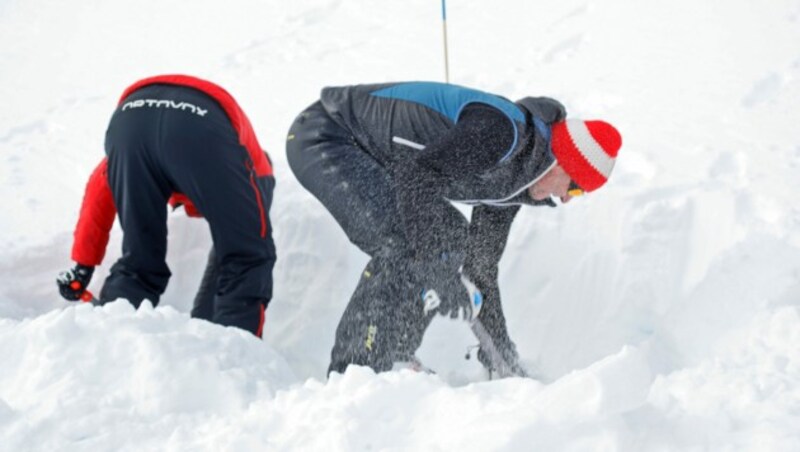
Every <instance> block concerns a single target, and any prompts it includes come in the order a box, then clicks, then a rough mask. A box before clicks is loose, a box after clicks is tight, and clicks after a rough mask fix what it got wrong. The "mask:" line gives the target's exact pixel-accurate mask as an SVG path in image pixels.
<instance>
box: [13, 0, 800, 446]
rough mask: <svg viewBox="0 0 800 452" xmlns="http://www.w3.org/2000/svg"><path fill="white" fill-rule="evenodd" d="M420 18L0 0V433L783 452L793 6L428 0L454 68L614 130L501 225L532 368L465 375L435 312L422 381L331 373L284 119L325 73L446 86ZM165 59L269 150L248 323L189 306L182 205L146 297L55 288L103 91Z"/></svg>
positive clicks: (795, 77)
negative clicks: (268, 260)
mask: <svg viewBox="0 0 800 452" xmlns="http://www.w3.org/2000/svg"><path fill="white" fill-rule="evenodd" d="M440 8H441V4H440V2H438V1H435V0H428V1H422V0H406V1H394V2H367V1H356V0H352V1H347V2H345V1H340V0H303V1H299V0H298V1H292V2H288V1H283V2H278V1H264V0H229V1H227V2H220V1H212V0H195V1H193V2H181V1H177V0H138V1H136V2H109V1H102V0H80V1H73V2H63V1H54V0H25V1H23V0H0V67H2V70H0V102H1V103H0V212H2V213H0V450H2V451H6V450H8V451H21V450H87V451H89V450H91V451H96V450H115V451H116V450H133V449H136V450H181V451H183V450H303V451H306V450H326V451H328V450H341V451H352V450H475V451H485V450H513V451H527V450H588V451H597V450H624V451H639V450H713V451H719V450H752V451H797V450H800V201H799V200H798V198H799V197H798V192H800V177H798V172H800V128H798V124H800V1H797V0H770V1H769V2H765V1H759V0H735V1H717V0H708V1H705V0H703V1H697V0H671V1H665V2H654V1H653V2H651V1H641V0H638V1H637V0H613V1H611V0H609V1H600V0H561V1H555V0H539V1H528V0H503V1H498V2H487V1H483V2H481V1H477V0H462V1H451V2H449V4H448V8H449V9H448V32H449V37H450V47H449V50H450V73H451V81H452V82H454V83H458V84H462V85H467V86H472V87H476V88H480V89H484V90H487V91H491V92H496V93H499V94H502V95H505V96H506V97H509V98H512V99H516V98H519V97H523V96H526V95H549V96H552V97H555V98H558V99H560V100H561V101H562V102H563V103H564V104H565V105H566V106H567V109H568V111H569V113H570V115H571V116H573V117H583V118H587V119H589V118H603V119H607V120H609V121H611V122H613V123H614V124H616V125H617V126H618V127H619V128H620V129H621V131H622V134H623V137H624V146H623V149H622V151H621V153H620V158H619V161H618V162H617V167H616V169H615V173H614V175H613V176H612V178H611V180H610V182H609V184H608V185H607V186H606V187H605V188H603V189H602V190H599V191H598V192H596V193H594V194H592V195H591V196H587V197H585V198H582V199H578V200H575V201H573V202H571V203H570V204H569V205H568V206H566V207H564V208H558V209H527V210H525V211H524V212H523V213H522V215H520V217H519V218H518V220H517V221H516V223H515V224H514V227H513V229H512V236H511V238H510V241H509V246H508V250H507V252H506V256H505V257H504V260H503V262H502V263H501V273H502V274H501V287H502V289H503V296H504V304H505V307H506V313H507V316H508V319H509V328H510V331H511V335H512V337H513V338H514V339H515V340H516V342H517V344H518V347H519V349H520V352H521V355H522V358H523V361H524V363H525V364H526V365H527V366H528V367H529V368H531V369H536V370H537V372H538V375H539V376H540V379H539V380H529V379H506V380H500V381H485V376H484V375H483V373H482V371H481V369H480V366H479V365H478V364H476V362H475V360H474V359H472V360H465V359H464V355H465V354H466V352H467V350H468V348H469V347H470V346H471V345H473V344H474V343H475V340H474V338H472V337H471V335H470V333H469V331H468V329H467V327H466V326H465V325H464V324H461V323H458V322H455V321H450V320H445V319H437V321H435V322H434V324H433V325H432V327H431V329H430V331H429V332H428V335H427V336H426V338H425V342H424V344H423V347H422V349H421V351H420V353H419V354H420V357H421V358H422V360H423V361H424V362H425V363H426V364H427V365H429V366H430V367H433V368H434V369H436V371H437V374H436V375H428V374H419V373H413V372H410V371H399V372H390V373H385V374H379V375H375V374H374V373H373V372H371V371H369V370H368V369H363V368H351V369H350V370H348V372H347V373H345V374H344V375H335V376H333V377H332V378H331V379H330V380H326V379H325V375H324V371H325V368H326V366H327V359H328V353H329V350H330V347H331V345H332V341H333V333H334V329H335V326H336V323H337V321H338V319H339V316H340V315H341V312H342V311H343V309H344V306H345V304H346V302H347V300H348V298H349V295H350V293H351V291H352V290H353V288H354V286H355V283H356V281H357V277H358V274H359V270H360V269H361V268H362V266H363V265H364V263H365V262H366V258H365V256H364V255H363V254H361V253H360V252H359V251H358V250H357V249H355V247H354V246H352V245H350V244H349V243H348V242H347V239H346V237H345V236H344V234H343V233H342V232H341V231H340V230H339V228H338V227H337V225H336V224H335V222H334V220H333V219H332V218H331V217H330V215H329V214H328V213H327V212H325V211H324V209H322V207H321V205H320V204H319V203H318V202H317V201H316V200H315V199H314V198H313V197H311V196H310V195H309V194H307V193H306V192H304V190H303V189H302V188H301V187H300V186H299V185H298V183H297V182H296V180H295V179H294V178H293V176H292V174H291V172H290V171H289V169H288V166H287V164H286V158H285V155H284V147H283V143H284V135H285V133H286V130H287V129H288V126H289V124H290V123H291V121H292V120H293V118H294V116H295V115H296V114H297V113H298V112H299V111H301V110H302V109H303V108H304V107H305V106H306V105H307V104H309V103H310V102H312V101H313V100H314V99H315V98H316V97H317V96H318V93H319V89H320V88H321V87H323V86H325V85H335V84H351V83H362V82H377V81H392V80H412V79H413V80H442V79H443V73H444V67H443V58H442V53H443V52H442V43H441V35H442V30H441V22H440V20H441V15H440V14H441V12H440ZM171 72H183V73H190V74H194V75H197V76H200V77H203V78H207V79H210V80H214V81H216V82H218V83H219V84H221V85H223V86H225V87H226V88H227V89H228V90H229V91H230V92H231V93H233V94H234V96H235V97H236V98H237V99H238V100H239V102H240V104H241V105H242V106H243V108H244V109H245V111H246V112H247V113H248V115H249V116H250V118H251V120H252V122H253V124H254V126H255V128H256V132H257V133H258V135H259V138H260V140H261V142H262V144H263V145H264V146H265V147H266V148H267V149H268V150H269V152H270V153H271V155H272V157H273V159H274V160H275V163H276V171H277V177H278V188H277V190H276V194H275V197H276V198H275V204H274V208H273V211H272V218H273V222H274V229H275V237H276V242H277V246H278V252H279V260H278V263H277V266H276V268H275V281H276V286H275V297H274V299H273V301H272V305H271V306H270V308H269V311H268V319H267V332H266V340H264V341H259V340H257V339H255V338H253V337H252V336H250V335H248V334H246V333H243V332H240V331H238V330H236V329H232V328H222V327H219V326H216V325H212V324H209V323H205V322H201V321H196V320H192V319H189V317H188V314H187V311H188V309H189V307H190V304H191V300H192V298H193V296H194V292H195V290H196V287H197V284H198V282H199V279H200V273H201V271H202V268H203V265H204V261H205V256H206V252H207V249H208V247H209V243H210V239H209V236H208V233H207V231H206V227H205V224H204V223H203V222H202V221H196V220H189V219H187V218H185V217H184V216H183V215H182V214H181V213H180V212H178V213H175V214H173V215H172V216H171V217H170V224H169V226H170V249H169V264H170V267H171V268H172V271H173V274H174V276H173V279H172V281H171V282H170V286H169V289H168V292H167V294H166V295H165V297H164V298H163V301H162V304H161V305H160V306H159V307H158V308H157V309H153V308H152V307H150V306H144V307H143V308H141V309H140V310H139V311H134V310H133V309H132V308H131V307H130V306H129V305H127V304H125V303H114V304H110V305H107V306H104V307H102V308H92V307H90V306H85V305H81V306H76V305H73V304H68V303H66V302H64V301H62V300H61V299H60V298H59V297H58V295H57V293H56V288H55V283H54V279H55V276H56V274H57V273H58V272H59V271H60V270H63V269H66V268H68V267H69V266H70V265H71V262H70V260H69V249H70V246H71V231H72V228H73V226H74V224H75V222H76V219H77V213H78V207H79V204H80V199H81V196H82V193H83V188H84V184H85V182H86V179H87V177H88V175H89V173H90V171H91V170H92V169H93V167H94V165H95V164H96V163H97V161H99V159H100V158H101V156H102V154H103V151H102V144H103V135H104V132H105V127H106V125H107V121H108V118H109V117H110V114H111V111H112V110H113V108H114V105H115V102H116V99H117V96H118V95H119V94H120V92H121V91H122V90H123V89H124V88H125V87H126V86H127V85H128V84H130V83H131V82H133V81H135V80H137V79H139V78H142V77H145V76H148V75H153V74H157V73H171ZM119 239H120V234H119V231H118V230H115V231H114V233H113V235H112V244H111V246H110V248H109V252H108V255H107V257H106V261H105V262H104V264H103V266H102V267H100V268H99V269H98V272H97V273H96V276H95V278H94V281H93V284H92V286H91V288H92V289H94V290H98V289H99V287H100V285H101V283H102V280H103V277H104V276H105V274H106V272H107V270H108V267H109V266H110V264H111V263H112V262H113V261H114V259H115V258H116V257H118V256H119Z"/></svg>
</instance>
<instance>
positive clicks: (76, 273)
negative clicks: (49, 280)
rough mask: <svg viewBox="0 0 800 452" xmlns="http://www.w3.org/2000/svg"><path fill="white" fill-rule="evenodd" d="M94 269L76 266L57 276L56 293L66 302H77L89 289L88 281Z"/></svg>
mask: <svg viewBox="0 0 800 452" xmlns="http://www.w3.org/2000/svg"><path fill="white" fill-rule="evenodd" d="M93 273H94V267H87V266H85V265H81V264H76V265H75V267H73V268H71V269H69V270H67V271H65V272H61V273H59V274H58V279H56V283H57V284H58V292H59V293H61V296H62V297H64V299H65V300H68V301H78V300H80V299H81V295H83V292H84V291H86V288H87V287H89V281H91V280H92V274H93Z"/></svg>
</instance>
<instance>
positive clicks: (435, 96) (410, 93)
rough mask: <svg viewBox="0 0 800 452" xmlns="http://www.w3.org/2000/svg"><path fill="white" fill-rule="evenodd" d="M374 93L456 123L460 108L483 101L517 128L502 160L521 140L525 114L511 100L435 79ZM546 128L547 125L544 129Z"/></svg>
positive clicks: (508, 155) (396, 86) (502, 159)
mask: <svg viewBox="0 0 800 452" xmlns="http://www.w3.org/2000/svg"><path fill="white" fill-rule="evenodd" d="M371 94H372V95H373V96H376V97H383V98H389V99H398V100H404V101H407V102H414V103H417V104H422V105H424V106H426V107H428V108H430V109H432V110H434V111H437V112H439V113H441V114H442V115H444V116H445V117H447V118H448V119H450V120H451V121H452V122H453V123H455V122H456V121H458V117H459V116H460V115H461V111H462V110H464V107H466V106H467V105H469V104H471V103H482V104H486V105H489V106H492V107H494V108H496V109H498V110H500V111H501V112H502V113H503V114H505V115H506V116H508V118H509V120H511V124H512V125H513V127H514V142H513V143H512V144H511V147H510V148H509V150H508V152H507V153H506V154H505V155H504V156H503V158H501V159H500V161H501V162H502V161H504V160H506V159H507V158H508V157H510V156H511V154H512V152H513V151H514V149H515V148H516V146H517V140H518V139H519V129H518V123H522V124H524V123H525V114H524V113H522V110H520V108H519V107H518V106H517V105H516V104H514V103H513V102H511V101H510V100H508V99H503V98H502V97H499V96H495V95H494V94H489V93H485V92H483V91H478V90H475V89H471V88H465V87H463V86H458V85H448V84H446V83H436V82H408V83H398V84H396V85H392V86H390V87H388V88H383V89H379V90H377V91H373V92H372V93H371ZM542 125H543V124H542ZM536 126H537V128H539V127H540V125H539V124H536ZM546 128H547V127H546V126H545V129H546ZM540 132H541V129H540Z"/></svg>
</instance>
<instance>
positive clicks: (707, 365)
mask: <svg viewBox="0 0 800 452" xmlns="http://www.w3.org/2000/svg"><path fill="white" fill-rule="evenodd" d="M729 336H730V339H731V340H730V341H728V342H727V343H726V346H724V347H722V348H721V349H720V350H718V351H717V352H716V353H715V354H714V357H713V358H709V359H707V360H704V361H703V362H701V363H699V364H698V365H696V366H693V367H690V368H686V369H682V370H679V371H676V372H674V373H671V374H668V375H663V376H658V377H656V378H655V381H653V379H654V373H653V371H652V368H651V366H650V365H649V363H648V358H652V357H653V356H654V354H653V353H652V351H650V350H647V347H644V348H634V347H624V348H623V349H622V350H620V351H619V352H618V353H615V354H613V355H610V356H608V357H606V358H604V359H602V360H600V361H598V362H596V363H594V364H592V365H591V366H589V367H587V368H585V369H581V370H576V371H574V372H571V373H570V374H568V375H566V376H564V377H562V378H560V379H559V380H558V381H556V382H554V383H552V384H549V385H543V384H542V383H540V382H538V381H536V380H530V379H507V380H502V381H493V382H484V383H473V384H469V385H466V386H459V387H452V386H450V385H448V384H447V383H446V382H445V381H443V380H442V378H441V377H439V376H436V375H428V374H423V373H415V372H411V371H399V372H390V373H384V374H379V375H375V374H374V373H373V372H372V371H370V370H369V369H365V368H358V367H352V368H350V369H349V370H348V371H347V372H346V373H345V374H344V375H334V376H332V377H331V379H330V380H329V381H328V382H327V383H323V382H320V381H318V380H315V379H310V380H307V381H306V382H305V383H299V382H297V379H296V377H295V376H294V375H293V374H292V372H291V371H290V370H289V368H288V366H287V365H286V364H285V362H284V360H283V359H282V358H281V357H280V356H279V355H277V354H276V353H275V352H274V351H273V350H272V349H271V348H270V347H269V346H268V345H266V344H265V343H264V342H262V341H258V340H256V339H254V338H253V337H251V336H249V335H248V334H245V333H242V332H240V331H237V330H236V329H232V328H221V327H218V326H215V325H210V324H208V323H206V322H200V321H195V320H189V319H187V318H186V316H185V315H182V314H179V313H177V312H176V311H175V310H174V309H172V308H169V307H166V308H159V309H156V310H153V309H152V308H151V307H149V306H147V305H145V306H144V307H143V308H142V309H140V310H139V311H138V312H135V311H134V310H133V309H132V307H131V306H130V305H128V304H127V303H125V302H118V303H113V304H110V305H107V306H105V307H102V308H92V307H90V306H78V307H75V308H69V309H66V310H63V311H60V312H51V313H49V314H46V315H43V316H40V317H38V318H36V319H34V320H24V321H20V322H16V321H8V320H6V321H4V322H3V323H0V353H2V355H3V356H4V357H5V363H6V364H7V365H6V366H4V368H3V370H2V371H0V434H2V437H3V438H4V446H5V447H6V448H8V450H24V449H36V450H50V449H57V448H61V446H63V445H65V444H70V445H72V446H73V447H74V448H75V449H76V450H123V449H132V448H134V447H136V448H140V449H142V448H143V449H145V450H163V449H167V450H189V449H190V450H254V449H264V448H266V449H268V450H386V449H392V450H529V449H530V448H532V447H535V448H537V449H538V448H542V449H545V450H556V449H558V450H584V449H591V450H620V449H622V450H685V449H695V448H699V449H716V448H717V446H718V445H721V444H724V445H727V446H728V447H733V448H734V449H737V450H739V449H740V450H796V448H797V447H798V446H800V438H798V437H797V429H796V426H797V425H798V422H800V410H798V408H799V407H800V392H799V391H800V389H799V388H800V352H798V347H797V343H798V341H800V309H798V308H797V307H783V308H780V309H775V310H773V311H772V312H771V313H770V314H763V315H759V316H757V318H755V319H753V320H752V322H750V324H749V325H747V326H746V327H744V328H742V329H740V330H737V331H734V332H731V334H730V335H729ZM76 344H77V345H76Z"/></svg>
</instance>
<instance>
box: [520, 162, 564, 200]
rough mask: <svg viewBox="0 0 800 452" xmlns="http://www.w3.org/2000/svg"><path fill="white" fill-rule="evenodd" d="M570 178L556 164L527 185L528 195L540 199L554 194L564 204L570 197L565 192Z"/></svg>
mask: <svg viewBox="0 0 800 452" xmlns="http://www.w3.org/2000/svg"><path fill="white" fill-rule="evenodd" d="M571 180H572V179H571V178H570V177H569V176H568V175H567V173H566V172H565V171H564V169H563V168H561V165H556V166H554V167H553V168H552V169H550V171H548V172H547V173H545V175H544V176H542V178H541V179H539V180H538V181H537V182H536V183H535V184H533V185H531V186H530V187H528V196H530V197H531V198H532V199H533V200H535V201H542V200H545V199H547V198H548V197H550V196H555V197H557V198H559V199H561V202H562V203H564V204H566V203H568V202H569V200H570V199H572V196H570V195H569V193H567V191H568V190H569V183H570V182H571Z"/></svg>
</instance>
